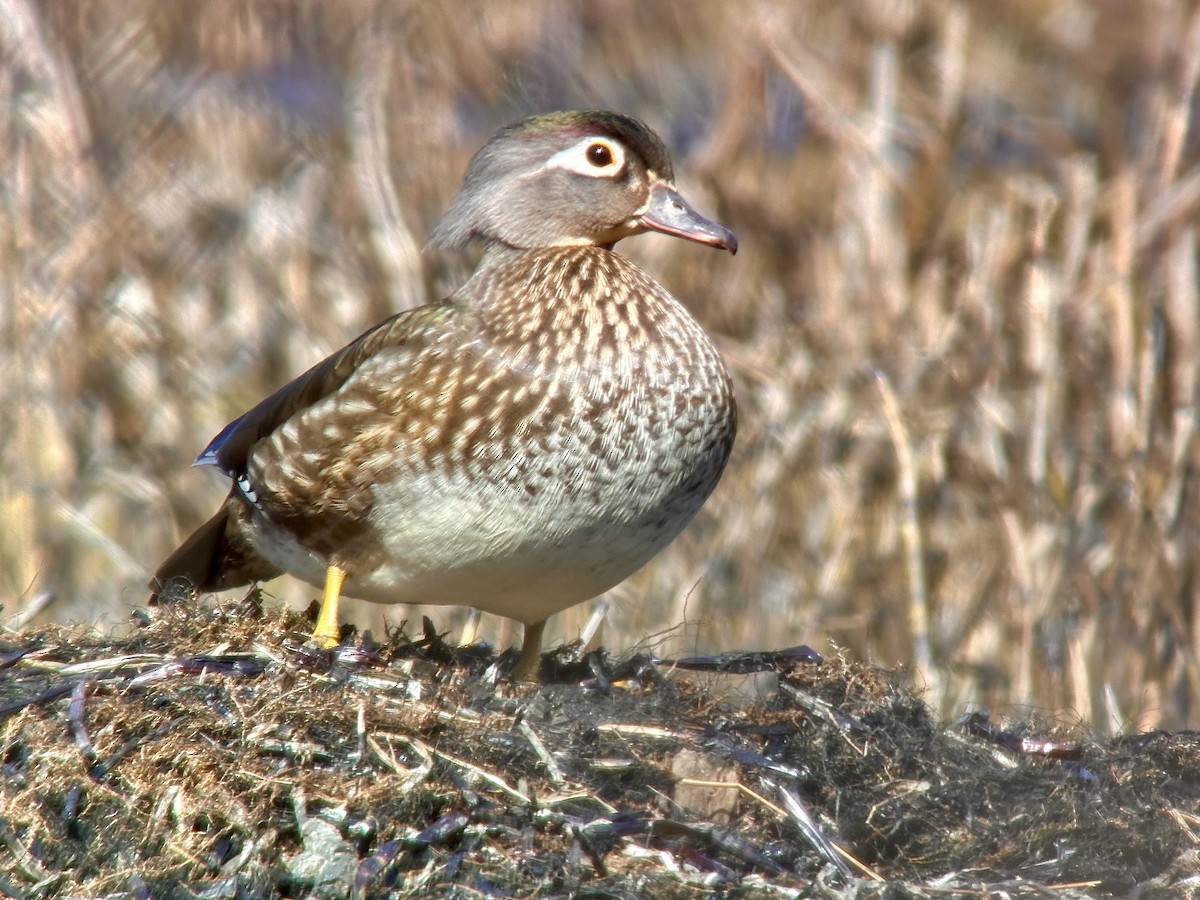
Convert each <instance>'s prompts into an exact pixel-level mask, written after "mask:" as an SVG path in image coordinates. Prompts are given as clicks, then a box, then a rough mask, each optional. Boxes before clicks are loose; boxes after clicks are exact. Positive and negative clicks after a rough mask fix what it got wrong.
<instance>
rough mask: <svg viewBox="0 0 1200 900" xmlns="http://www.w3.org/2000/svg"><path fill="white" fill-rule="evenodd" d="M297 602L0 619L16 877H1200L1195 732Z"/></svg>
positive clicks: (418, 885) (592, 892)
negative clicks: (503, 642)
mask: <svg viewBox="0 0 1200 900" xmlns="http://www.w3.org/2000/svg"><path fill="white" fill-rule="evenodd" d="M306 627H311V623H305V622H303V621H298V617H297V616H296V615H295V614H294V613H289V612H282V613H281V612H278V611H276V612H267V613H264V612H263V610H262V608H261V605H260V604H259V603H258V598H257V597H256V596H253V595H252V596H251V597H249V598H247V599H246V600H245V601H242V602H237V601H226V602H225V603H224V604H221V605H213V604H207V605H199V604H194V603H191V604H182V605H179V606H171V607H168V608H166V609H164V610H161V611H160V612H159V613H158V615H157V619H156V621H153V622H151V623H148V624H146V625H144V626H143V627H141V628H140V629H138V630H137V632H136V633H135V634H134V635H132V636H131V637H130V638H128V639H127V640H123V641H117V642H114V641H110V640H108V639H106V638H102V637H98V636H96V635H88V634H82V633H71V632H68V631H65V630H62V629H49V630H45V631H36V632H35V631H31V632H29V633H27V634H26V635H24V636H23V637H22V638H21V640H19V641H17V642H11V643H9V644H7V645H6V646H4V647H3V648H2V650H0V652H2V659H3V664H4V666H5V670H4V673H3V674H4V677H3V679H0V729H2V731H0V734H2V740H3V773H4V777H3V781H2V784H3V789H2V792H0V891H2V892H3V893H4V894H5V895H6V896H14V897H23V896H29V897H34V896H46V895H52V896H89V897H99V896H114V895H121V896H135V897H136V896H141V897H155V898H173V897H180V898H182V897H197V896H200V897H210V898H220V897H230V898H233V897H257V896H312V895H314V894H315V895H316V896H329V897H335V896H346V895H348V894H353V895H355V896H395V897H410V896H427V895H429V894H437V895H439V896H463V897H467V896H529V895H531V894H537V895H546V896H564V895H572V896H575V895H577V896H597V897H599V896H604V897H645V896H654V897H702V896H710V895H711V894H712V893H713V892H720V893H722V894H723V895H725V896H762V897H768V896H793V895H794V894H795V892H797V891H799V892H801V893H803V894H804V895H805V896H812V897H827V898H849V897H885V896H886V897H894V896H906V897H928V898H934V897H968V896H970V897H978V896H1000V895H1004V896H1011V897H1051V896H1052V897H1060V898H1070V897H1087V896H1109V895H1117V896H1139V897H1141V898H1153V897H1163V898H1166V897H1181V896H1200V880H1198V878H1197V875H1196V866H1197V861H1198V859H1200V857H1198V855H1197V850H1196V847H1197V840H1198V838H1197V836H1198V835H1200V817H1198V816H1197V815H1196V812H1195V810H1196V803H1197V800H1200V775H1198V773H1200V739H1197V737H1196V735H1194V734H1188V735H1170V734H1166V733H1162V732H1155V733H1149V734H1145V735H1140V736H1137V737H1128V738H1109V739H1105V740H1098V739H1096V738H1093V737H1090V736H1088V735H1087V734H1086V733H1085V732H1083V731H1082V730H1081V729H1080V728H1079V727H1078V726H1077V724H1074V725H1073V724H1058V725H1055V726H1053V727H1051V726H1048V725H1046V724H1045V723H1041V724H1039V723H1033V722H1025V723H1019V724H1014V725H1013V727H1010V728H1007V729H1002V728H1000V727H998V726H995V725H992V724H990V723H988V722H986V720H985V719H984V718H982V717H981V716H974V717H971V718H969V719H965V720H964V721H962V722H959V723H956V724H954V725H951V726H949V727H943V726H942V725H940V724H939V723H938V722H937V721H936V720H935V719H934V718H933V717H932V715H931V713H930V710H929V709H928V707H927V706H926V705H925V704H924V703H923V702H922V701H921V699H920V697H919V696H918V695H917V694H916V693H914V692H913V691H912V690H911V689H910V688H908V687H906V686H904V684H903V682H904V680H905V679H904V678H903V676H902V675H901V673H894V672H892V673H889V672H885V671H883V670H880V669H876V668H874V667H871V666H869V665H864V664H862V663H855V662H850V661H848V660H846V659H844V658H841V657H838V658H835V659H829V660H826V661H824V662H822V663H820V664H816V662H815V661H814V660H813V659H812V658H810V657H809V656H808V654H806V653H805V652H803V651H799V650H798V651H795V652H790V653H771V654H760V655H745V654H737V655H730V656H724V657H720V658H702V659H694V658H693V659H688V660H682V661H674V662H671V661H664V662H660V663H658V664H657V665H656V664H654V663H653V662H652V661H651V660H650V659H649V658H648V657H646V656H641V657H632V658H629V659H626V660H623V661H622V662H621V663H620V664H618V665H615V666H614V664H613V663H612V661H611V660H606V659H604V658H603V657H602V656H600V655H599V654H591V655H589V656H587V657H584V658H582V659H580V658H578V657H577V656H574V655H572V654H571V653H560V654H558V655H557V656H556V657H554V658H547V660H545V665H544V671H543V677H544V680H545V683H544V684H542V685H541V686H539V687H537V688H535V689H534V688H519V689H514V688H511V687H509V686H506V685H505V683H504V682H503V681H502V680H499V681H498V673H499V672H500V671H501V670H502V669H503V667H504V663H503V661H498V660H497V659H496V658H494V657H493V656H492V654H491V653H490V652H489V651H488V650H487V649H486V648H483V647H473V648H465V649H461V650H460V649H452V648H450V647H448V646H447V645H446V644H444V643H443V642H442V640H441V638H440V637H439V636H438V635H437V634H436V633H435V632H432V631H428V632H427V633H426V634H425V635H424V636H423V637H422V638H421V639H419V640H416V641H410V640H409V639H407V638H405V637H403V636H402V635H401V634H399V633H392V634H390V635H389V636H388V639H387V640H386V641H384V642H383V643H381V644H380V643H375V642H373V641H371V640H370V638H369V637H368V638H367V639H365V640H362V641H356V642H351V643H348V644H347V645H344V646H343V647H342V648H341V649H340V650H338V651H336V652H335V653H332V654H331V653H323V652H319V651H312V650H308V649H305V648H304V646H303V645H302V643H301V641H302V640H303V635H304V633H305V628H306ZM512 661H513V660H512V658H511V657H510V658H509V659H508V660H507V664H508V665H511V663H512ZM749 672H758V673H759V674H758V675H757V676H756V677H757V679H758V682H757V685H756V687H757V691H756V693H754V694H751V693H748V692H747V691H746V690H745V687H746V685H745V684H743V682H744V681H745V679H746V678H747V673H749ZM897 892H899V893H897Z"/></svg>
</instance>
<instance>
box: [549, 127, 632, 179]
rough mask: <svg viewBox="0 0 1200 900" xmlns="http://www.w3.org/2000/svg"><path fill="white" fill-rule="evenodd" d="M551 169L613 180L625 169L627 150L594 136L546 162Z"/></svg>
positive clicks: (556, 154) (608, 140) (613, 142)
mask: <svg viewBox="0 0 1200 900" xmlns="http://www.w3.org/2000/svg"><path fill="white" fill-rule="evenodd" d="M546 167H547V168H549V169H565V170H566V171H568V172H574V173H575V174H576V175H587V176H588V177H590V178H611V177H613V176H614V175H616V174H617V173H619V172H621V171H622V170H624V168H625V148H624V147H622V146H621V145H620V144H618V143H616V142H615V141H612V140H610V139H608V138H606V137H599V136H596V135H593V136H592V137H587V138H584V139H583V140H581V141H579V142H578V143H576V144H572V145H571V146H570V147H568V148H567V149H566V150H559V151H558V152H557V153H555V154H554V155H553V156H551V157H550V159H548V160H547V161H546Z"/></svg>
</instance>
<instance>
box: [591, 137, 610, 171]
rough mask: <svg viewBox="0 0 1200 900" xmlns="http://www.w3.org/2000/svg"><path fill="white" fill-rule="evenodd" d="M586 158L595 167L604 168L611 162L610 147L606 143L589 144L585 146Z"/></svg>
mask: <svg viewBox="0 0 1200 900" xmlns="http://www.w3.org/2000/svg"><path fill="white" fill-rule="evenodd" d="M587 159H588V162H590V163H591V164H592V165H593V166H595V167H596V168H597V169H605V168H607V167H608V166H611V165H612V164H613V152H612V147H610V146H608V144H601V143H595V144H591V145H590V146H589V147H588V148H587Z"/></svg>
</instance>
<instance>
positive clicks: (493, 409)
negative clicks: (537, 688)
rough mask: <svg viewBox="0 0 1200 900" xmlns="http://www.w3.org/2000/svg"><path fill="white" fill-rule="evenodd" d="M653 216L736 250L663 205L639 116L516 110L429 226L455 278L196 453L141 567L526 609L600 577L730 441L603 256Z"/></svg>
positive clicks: (643, 302) (652, 292)
mask: <svg viewBox="0 0 1200 900" xmlns="http://www.w3.org/2000/svg"><path fill="white" fill-rule="evenodd" d="M651 230H652V231H659V232H663V233H666V234H670V235H675V236H677V237H681V238H686V239H688V240H692V241H697V242H699V243H702V244H708V245H711V246H713V247H722V248H724V249H726V250H729V251H730V252H731V253H734V252H736V251H737V239H736V238H735V237H734V235H733V233H732V232H730V231H729V230H728V229H727V228H725V227H724V226H722V225H719V224H717V223H716V222H712V221H710V220H708V219H706V218H704V217H703V216H701V215H700V214H699V213H697V212H696V211H695V210H694V209H692V207H691V206H690V205H689V204H688V203H687V201H685V200H684V199H683V198H682V197H681V196H680V195H679V193H678V192H677V191H676V189H675V186H674V184H673V173H672V168H671V159H670V156H669V155H668V153H667V150H666V148H665V147H664V145H663V143H662V141H661V140H660V139H659V138H658V136H657V135H656V134H655V133H654V132H653V131H651V130H650V129H649V128H648V127H646V126H645V125H644V124H643V123H641V122H639V121H638V120H636V119H633V118H630V117H628V116H623V115H618V114H616V113H611V112H596V111H589V112H557V113H551V114H549V115H540V116H533V117H531V118H527V119H523V120H521V121H519V122H516V123H514V124H512V125H509V126H507V127H505V128H503V129H501V131H500V132H499V133H498V134H496V136H495V137H493V138H492V140H491V141H489V142H488V144H487V145H486V146H485V147H484V148H483V149H482V150H480V151H479V152H478V153H477V154H476V155H475V157H474V159H473V160H472V161H471V164H470V167H469V168H468V170H467V174H466V177H465V179H464V182H463V186H462V189H461V190H460V191H459V193H458V195H457V196H456V197H455V199H454V201H453V202H452V203H451V205H450V210H449V212H448V213H447V214H446V217H445V219H444V220H443V221H442V222H441V224H440V225H439V226H438V227H437V228H436V230H435V231H434V233H433V235H432V238H431V240H430V243H431V244H433V245H436V246H440V247H445V248H458V247H461V246H463V245H465V244H466V243H468V242H469V241H478V242H480V243H481V244H482V249H483V255H482V258H481V260H480V263H479V266H478V268H477V269H476V271H475V272H474V274H473V275H472V276H471V278H470V279H469V280H468V281H467V282H466V283H465V284H464V285H463V286H462V287H461V288H459V289H458V290H457V291H455V292H454V294H453V295H451V296H450V297H448V298H447V299H445V300H443V301H441V302H440V303H431V304H429V305H427V306H423V307H420V308H418V309H414V310H411V311H409V312H404V313H401V314H399V315H397V316H394V317H392V318H390V319H388V320H386V321H385V322H382V323H381V324H379V325H377V326H376V327H374V328H372V329H371V330H370V331H368V332H366V333H365V334H363V335H362V336H361V337H359V338H358V339H357V340H355V341H354V342H353V343H351V344H349V345H348V346H346V347H345V348H343V349H342V350H340V351H338V352H337V353H335V354H333V355H332V356H330V357H329V358H328V359H326V360H324V361H323V362H321V363H318V364H317V365H316V366H314V367H313V368H312V369H310V370H309V371H308V372H306V373H304V374H303V375H301V376H300V377H299V378H297V379H296V380H294V381H292V382H291V383H290V384H287V385H285V386H284V387H282V388H280V389H279V390H278V391H276V392H275V393H274V394H272V395H271V396H270V397H268V398H266V399H265V400H263V401H262V402H261V403H259V404H258V405H257V406H255V407H254V408H253V409H251V410H250V411H249V412H247V413H246V414H245V415H243V416H241V417H240V418H238V419H235V420H234V421H233V422H231V423H230V424H229V425H227V426H226V427H225V429H224V430H223V431H222V432H221V433H220V434H218V435H217V436H216V437H215V438H213V440H212V442H211V443H210V444H209V445H208V447H207V448H205V450H204V452H203V453H202V454H200V457H199V459H197V460H196V465H212V466H216V467H217V468H218V469H219V470H220V471H221V472H223V473H224V474H226V475H228V476H229V477H230V479H232V482H233V484H232V486H231V490H230V492H229V496H228V497H227V498H226V500H225V503H224V505H223V506H222V507H221V509H220V511H218V512H217V514H216V515H215V516H214V517H213V518H212V519H210V520H209V521H208V522H207V523H206V524H205V525H203V526H202V527H201V528H200V529H199V530H198V531H197V532H196V533H195V534H193V535H192V536H191V537H190V538H188V539H187V540H186V541H185V542H184V543H183V545H182V546H181V547H180V548H179V549H178V550H176V551H175V553H173V554H172V555H171V557H170V558H169V559H168V560H167V561H166V562H164V563H163V564H162V566H161V567H160V568H159V569H158V572H157V573H156V576H155V580H154V582H153V584H152V587H153V588H155V589H159V588H161V587H163V586H165V585H166V584H167V583H168V582H170V581H172V580H174V579H185V580H186V582H187V583H188V584H189V585H190V586H191V587H193V588H195V589H198V590H202V591H210V590H220V589H224V588H231V587H236V586H239V585H245V584H249V583H251V582H254V581H259V580H266V579H269V578H273V577H275V576H277V575H279V574H280V573H284V572H286V573H288V574H290V575H293V576H295V577H297V578H301V579H303V580H305V581H307V582H309V583H311V584H314V585H323V586H324V599H323V603H322V607H321V613H320V616H319V618H318V621H317V625H316V629H315V630H314V632H313V639H314V640H315V641H316V642H317V643H319V644H320V645H321V646H326V647H328V646H333V645H334V644H336V642H337V641H338V638H339V629H338V613H337V604H338V598H339V596H340V595H341V594H343V593H345V594H347V595H350V596H354V597H359V598H361V599H363V600H369V601H371V602H373V603H429V604H449V605H463V606H473V607H477V608H479V609H482V610H486V611H488V612H493V613H497V614H499V615H502V616H507V617H509V618H511V619H516V620H518V621H520V622H522V623H523V624H524V626H525V635H524V642H523V646H522V650H521V656H520V659H519V661H518V664H517V668H516V670H515V671H514V677H516V678H519V679H529V678H532V677H536V674H537V669H538V665H539V661H540V646H541V636H542V630H543V628H544V626H545V623H546V619H547V617H549V616H550V615H551V614H552V613H555V612H558V611H559V610H562V609H565V608H567V607H569V606H572V605H574V604H576V603H580V602H582V601H585V600H588V599H590V598H592V597H595V596H597V595H598V594H601V593H603V592H604V591H606V590H608V589H609V588H611V587H613V586H614V585H616V584H618V583H619V582H621V581H622V580H624V579H625V578H626V577H627V576H629V575H630V574H632V573H633V572H635V571H636V570H637V569H639V568H640V567H641V566H642V565H643V564H645V563H646V562H647V561H648V560H649V559H650V558H651V557H653V556H654V555H655V554H656V553H658V552H659V551H660V550H661V549H662V548H663V547H665V546H666V545H667V544H668V543H670V541H671V540H672V539H674V537H675V536H676V535H677V534H678V533H679V532H680V531H681V530H682V529H683V527H684V526H685V525H686V524H687V523H688V521H689V520H690V519H691V518H692V516H693V515H694V514H695V512H696V511H697V510H698V509H699V508H700V506H701V505H702V504H703V503H704V501H705V499H706V498H707V497H708V495H709V494H710V493H711V492H712V490H713V488H714V487H715V486H716V484H717V481H718V479H719V478H720V476H721V472H722V470H723V469H724V468H725V462H726V460H727V459H728V458H729V452H730V449H731V448H732V446H733V439H734V432H735V428H736V409H735V406H734V399H733V388H732V385H731V382H730V377H729V373H728V371H727V370H726V368H725V365H724V363H723V362H722V361H721V358H720V356H719V355H718V354H717V350H716V348H715V347H714V346H713V345H712V342H711V341H710V340H709V339H708V337H707V336H706V335H705V333H704V331H703V330H702V329H701V327H700V325H699V324H698V323H697V322H696V321H695V320H694V319H693V318H692V317H691V316H690V315H689V314H688V313H687V311H686V310H685V309H684V308H683V307H682V306H681V305H680V304H679V303H678V301H676V300H675V298H673V297H672V296H671V295H670V294H669V293H667V291H666V290H664V289H663V288H662V287H661V286H660V285H659V284H658V283H657V282H655V281H654V280H653V279H652V278H650V276H648V275H646V274H645V273H644V272H642V271H641V270H640V269H638V268H637V267H636V266H634V265H633V264H632V263H630V262H629V261H628V260H626V259H625V258H623V257H621V256H618V255H617V254H616V253H615V252H613V245H614V244H616V242H617V241H619V240H621V238H625V237H629V236H630V235H635V234H640V233H642V232H645V231H651Z"/></svg>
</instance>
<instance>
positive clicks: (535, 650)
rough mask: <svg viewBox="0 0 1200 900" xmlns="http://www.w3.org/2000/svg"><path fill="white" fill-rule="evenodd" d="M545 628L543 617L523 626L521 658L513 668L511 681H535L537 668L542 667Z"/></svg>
mask: <svg viewBox="0 0 1200 900" xmlns="http://www.w3.org/2000/svg"><path fill="white" fill-rule="evenodd" d="M545 629H546V620H545V619H542V621H540V622H532V623H530V624H528V625H526V626H525V638H524V640H523V641H522V642H521V658H520V659H518V660H517V667H516V668H515V669H513V673H512V677H513V681H537V677H538V670H539V669H540V668H541V667H542V632H543V631H545Z"/></svg>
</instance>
